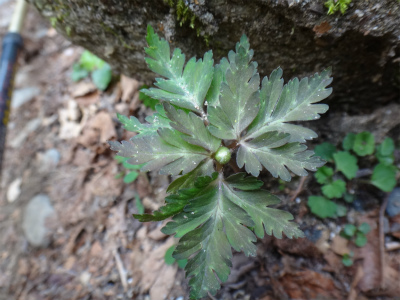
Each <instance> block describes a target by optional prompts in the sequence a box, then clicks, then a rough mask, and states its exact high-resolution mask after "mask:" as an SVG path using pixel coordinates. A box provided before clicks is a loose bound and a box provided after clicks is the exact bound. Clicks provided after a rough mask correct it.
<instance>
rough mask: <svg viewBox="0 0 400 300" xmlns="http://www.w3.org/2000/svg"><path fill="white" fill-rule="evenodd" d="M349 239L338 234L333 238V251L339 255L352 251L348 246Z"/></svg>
mask: <svg viewBox="0 0 400 300" xmlns="http://www.w3.org/2000/svg"><path fill="white" fill-rule="evenodd" d="M348 245H349V240H347V239H345V238H343V237H341V236H340V235H336V236H335V237H334V238H333V240H332V245H331V249H332V250H333V252H335V253H336V254H339V255H342V256H343V255H345V254H349V253H350V249H349V247H348Z"/></svg>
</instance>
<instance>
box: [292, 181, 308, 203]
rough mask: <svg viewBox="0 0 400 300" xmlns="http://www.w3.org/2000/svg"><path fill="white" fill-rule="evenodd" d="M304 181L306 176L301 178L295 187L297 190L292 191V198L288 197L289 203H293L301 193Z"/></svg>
mask: <svg viewBox="0 0 400 300" xmlns="http://www.w3.org/2000/svg"><path fill="white" fill-rule="evenodd" d="M306 179H307V176H303V177H301V179H300V183H299V185H298V186H297V189H296V190H295V191H294V193H293V196H292V197H290V201H291V202H292V201H294V200H295V199H296V198H297V196H298V195H299V194H300V193H301V192H302V191H303V185H304V182H305V181H306Z"/></svg>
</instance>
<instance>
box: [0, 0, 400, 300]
mask: <svg viewBox="0 0 400 300" xmlns="http://www.w3.org/2000/svg"><path fill="white" fill-rule="evenodd" d="M11 11H12V4H11V1H0V37H1V38H2V37H3V36H4V34H5V33H6V30H7V24H8V22H9V19H10V15H11ZM23 37H24V41H25V49H24V51H23V53H22V55H21V58H20V68H19V72H18V75H17V77H16V80H15V93H14V100H13V108H12V114H11V120H10V123H9V128H8V136H7V147H6V152H5V157H4V163H3V165H4V167H3V173H2V174H3V176H2V179H1V190H0V299H7V300H13V299H18V300H42V299H43V300H45V299H46V300H50V299H58V300H75V299H92V300H101V299H138V300H141V299H146V300H163V299H171V300H183V299H187V298H188V286H187V281H186V280H185V277H184V272H183V270H182V269H179V268H178V266H177V265H176V264H174V265H166V264H165V262H164V255H165V252H166V250H167V249H168V248H170V247H171V246H172V245H173V244H174V243H176V240H175V239H174V238H172V237H167V236H165V235H163V234H162V233H161V232H160V228H162V226H163V223H161V222H160V223H152V224H149V223H145V224H141V223H140V222H138V221H137V220H135V219H133V217H132V214H133V213H137V212H138V201H140V203H142V204H143V205H144V207H145V208H146V210H148V211H151V210H154V209H157V208H158V207H160V206H161V205H162V204H163V199H164V197H165V190H166V187H167V186H168V184H169V180H170V178H168V177H166V176H158V175H157V176H156V174H152V173H150V174H140V175H139V177H138V179H137V180H136V181H135V182H134V183H132V184H125V183H124V182H123V180H122V179H121V178H116V177H118V174H120V173H121V172H123V171H124V169H123V168H122V167H121V166H120V165H118V164H117V162H116V161H115V160H114V156H115V154H114V153H113V152H112V151H111V150H110V149H109V146H108V144H107V141H108V140H113V139H117V140H122V139H127V138H129V134H128V133H126V132H124V131H123V130H122V129H121V126H120V125H119V123H118V121H117V119H116V113H117V112H119V113H122V114H125V115H135V116H137V117H138V118H139V119H141V120H143V119H144V117H145V116H146V115H147V114H150V113H151V110H150V109H148V108H146V107H144V105H143V104H142V103H141V102H140V101H139V98H138V96H139V93H138V89H139V87H140V86H141V83H140V82H137V81H136V80H134V79H131V78H127V77H125V76H123V75H121V76H119V75H118V74H115V79H114V80H113V82H112V84H111V86H110V87H109V88H108V89H107V90H106V91H105V92H99V91H98V90H97V89H96V88H95V87H94V86H93V84H92V83H91V81H90V80H89V79H86V80H83V81H80V82H78V83H74V82H73V81H72V80H71V79H70V73H71V70H72V65H73V63H74V62H76V61H77V60H78V59H79V57H80V54H81V53H82V51H83V49H81V48H79V47H76V46H73V45H71V43H70V42H68V41H67V40H65V39H64V38H63V37H62V36H60V35H58V34H57V33H56V32H55V30H54V29H52V28H51V27H50V26H49V24H47V23H46V22H44V21H43V20H42V19H41V18H40V16H39V15H38V14H37V13H35V12H34V11H32V10H31V11H29V14H28V17H27V20H26V26H25V29H24V32H23ZM143 38H144V37H143ZM388 111H390V112H391V113H390V114H389V113H388ZM399 115H400V104H396V103H392V104H390V105H388V106H386V107H383V108H381V109H379V110H377V111H375V112H374V113H373V114H370V115H361V114H360V115H356V116H348V115H347V114H344V113H339V112H337V113H335V112H331V113H329V114H328V115H327V116H325V117H326V119H325V121H324V122H323V123H321V121H318V122H314V123H313V124H310V125H311V126H314V127H315V128H318V131H319V132H321V135H320V139H318V143H322V142H324V141H330V142H333V143H335V142H337V141H339V140H340V138H343V136H344V133H345V132H346V130H348V128H349V126H352V124H355V125H354V126H355V127H357V128H356V130H359V131H362V130H370V131H372V132H373V133H374V134H375V136H376V137H377V140H382V139H383V137H384V136H388V135H389V136H390V135H392V137H393V135H396V134H398V128H399V127H398V126H399V124H400V118H399ZM325 117H324V118H325ZM335 124H336V125H335ZM337 124H340V125H337ZM378 125H379V126H378ZM354 126H353V128H354ZM332 128H334V130H333V129H332ZM396 128H397V129H396ZM397 139H398V137H397ZM265 178H269V177H267V176H266V177H265ZM273 182H274V183H276V181H273ZM299 185H300V179H299V178H294V180H293V181H292V182H291V183H290V184H287V185H286V186H285V187H284V190H283V191H280V190H279V189H277V188H274V192H276V193H277V194H278V196H279V197H280V198H281V199H282V202H283V204H282V205H283V206H284V207H285V208H287V209H288V210H290V211H291V212H292V213H293V214H294V215H295V216H296V222H298V223H300V224H301V228H302V229H303V230H304V231H305V232H306V235H307V238H304V239H302V240H301V241H296V240H290V239H286V238H284V239H282V240H276V239H274V238H271V237H266V238H265V239H263V240H259V241H258V244H257V245H258V251H257V252H258V255H257V257H250V258H248V257H245V256H244V255H242V254H240V253H236V254H235V255H234V259H233V269H232V273H231V276H230V278H229V280H228V282H227V283H225V284H224V285H223V288H222V290H221V291H220V292H219V293H218V294H217V295H216V296H215V299H224V300H230V299H236V300H250V299H251V300H256V299H258V300H273V299H348V300H365V299H400V275H399V274H400V243H399V241H400V228H399V227H400V226H397V228H398V229H397V231H396V230H395V231H391V232H387V233H380V229H381V227H382V226H380V225H379V224H380V222H381V223H382V222H388V224H389V227H391V228H392V227H393V225H395V224H396V223H397V224H398V225H400V216H399V215H398V216H397V217H393V218H386V217H384V214H383V213H382V212H380V211H381V206H382V203H383V202H384V201H383V200H384V197H383V194H381V193H372V192H369V191H368V190H366V191H363V197H364V198H365V199H367V200H368V201H369V203H371V205H369V206H368V207H367V208H366V209H363V210H361V211H360V210H350V211H349V214H348V216H347V217H343V218H341V219H337V220H332V219H325V220H320V219H316V218H315V217H313V216H312V215H311V214H310V213H309V211H308V207H307V205H306V199H307V196H308V195H309V194H310V193H311V191H312V189H313V185H315V180H314V179H313V176H312V175H309V176H308V177H307V178H306V180H305V181H304V185H303V186H302V188H301V189H300V190H299V193H296V189H297V188H298V186H299ZM293 196H294V198H295V199H296V201H291V198H292V197H293ZM32 199H36V201H32ZM28 204H29V205H28ZM41 216H44V218H41ZM46 216H47V217H46ZM346 218H347V219H349V218H351V219H352V220H355V221H356V222H367V223H369V224H370V225H371V228H372V231H371V232H370V233H369V234H368V243H367V245H366V246H365V247H362V248H357V247H355V246H354V245H353V244H351V243H348V241H347V240H344V239H343V238H341V237H340V236H339V235H338V234H337V233H338V232H339V230H340V226H342V225H343V224H345V223H346ZM40 220H45V222H44V223H41V224H39V223H40ZM395 227H396V226H395ZM43 230H44V231H43ZM29 241H30V242H29ZM32 241H36V242H37V246H36V247H35V246H34V245H32ZM388 243H391V244H390V245H392V247H391V248H390V247H388ZM393 245H394V246H393ZM396 245H397V246H396ZM351 250H352V251H354V253H355V254H354V261H355V263H354V264H353V266H351V267H345V266H344V265H343V264H342V262H341V255H342V254H343V253H347V252H349V251H351ZM346 251H347V252H346Z"/></svg>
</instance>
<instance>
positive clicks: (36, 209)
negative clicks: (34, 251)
mask: <svg viewBox="0 0 400 300" xmlns="http://www.w3.org/2000/svg"><path fill="white" fill-rule="evenodd" d="M54 213H55V212H54V208H53V206H52V205H51V202H50V198H49V197H48V196H47V195H44V194H39V195H36V196H35V197H33V198H32V199H31V200H30V201H29V203H28V205H27V206H26V208H25V212H24V216H23V220H22V229H23V231H24V234H25V237H26V238H27V240H28V242H29V243H30V244H31V245H32V246H34V247H47V246H48V244H49V243H50V239H49V236H48V233H49V230H48V228H47V227H46V219H47V218H49V217H50V216H53V215H54Z"/></svg>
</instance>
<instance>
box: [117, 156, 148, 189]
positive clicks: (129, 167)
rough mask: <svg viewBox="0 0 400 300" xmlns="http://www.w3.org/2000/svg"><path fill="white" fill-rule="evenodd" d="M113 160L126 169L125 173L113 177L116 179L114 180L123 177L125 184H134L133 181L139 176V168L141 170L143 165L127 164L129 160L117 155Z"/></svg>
mask: <svg viewBox="0 0 400 300" xmlns="http://www.w3.org/2000/svg"><path fill="white" fill-rule="evenodd" d="M114 159H115V160H116V161H117V162H118V163H120V164H122V166H123V167H124V168H125V169H126V170H125V171H123V172H121V173H118V174H117V175H116V176H115V177H116V178H121V177H123V178H124V182H125V183H132V182H134V181H135V180H136V178H137V177H138V176H139V172H138V170H140V168H141V167H142V166H143V165H133V164H130V163H128V160H129V158H126V157H122V156H119V155H116V156H115V157H114Z"/></svg>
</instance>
